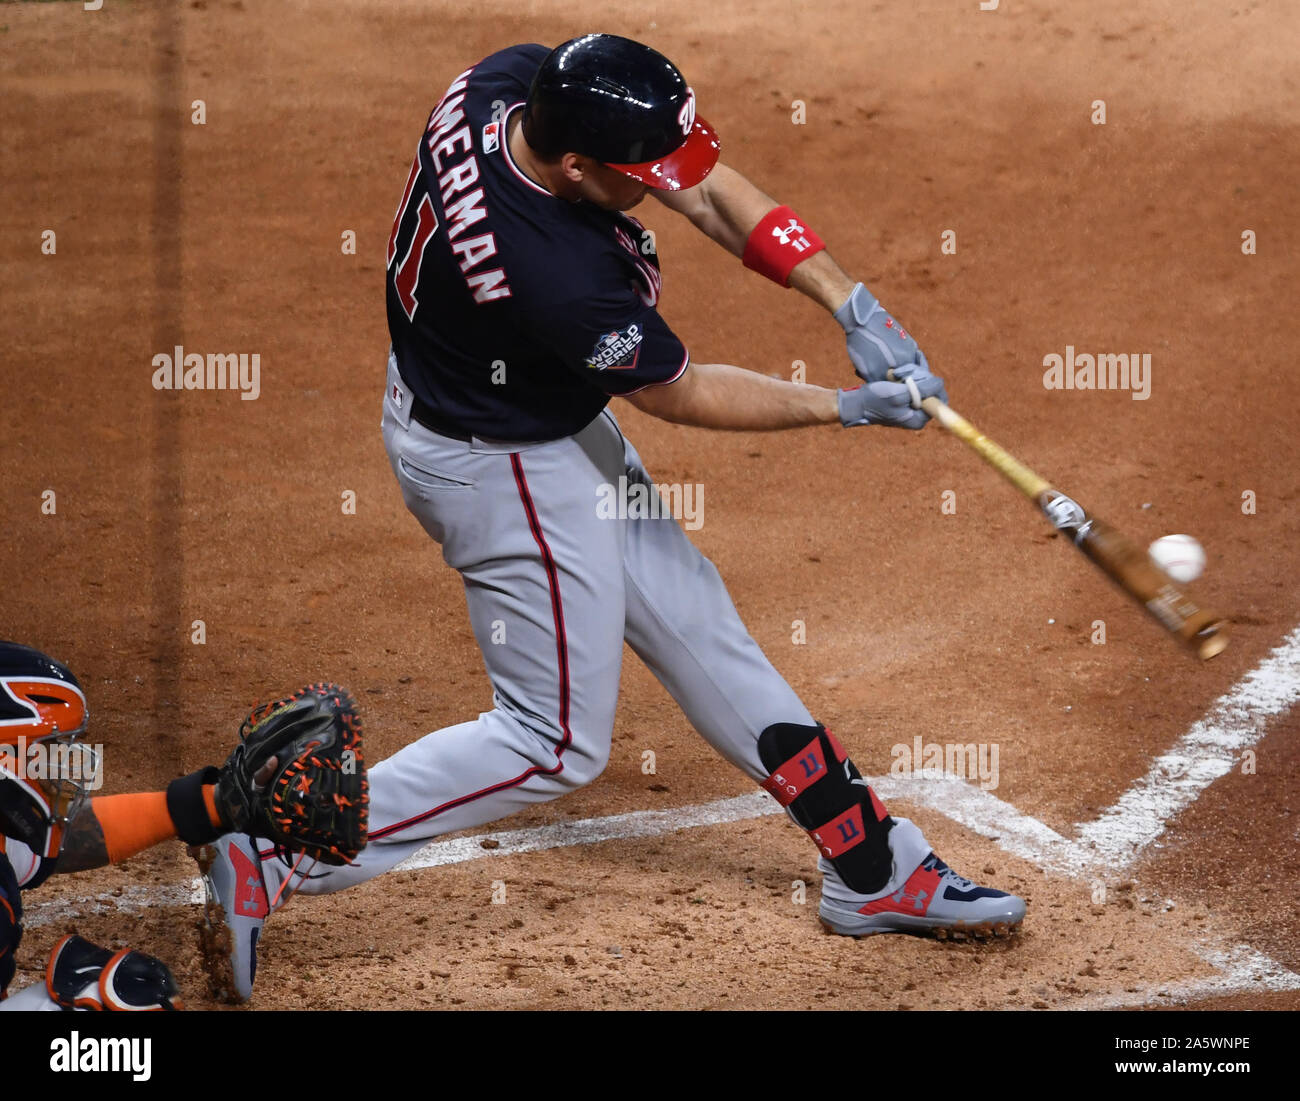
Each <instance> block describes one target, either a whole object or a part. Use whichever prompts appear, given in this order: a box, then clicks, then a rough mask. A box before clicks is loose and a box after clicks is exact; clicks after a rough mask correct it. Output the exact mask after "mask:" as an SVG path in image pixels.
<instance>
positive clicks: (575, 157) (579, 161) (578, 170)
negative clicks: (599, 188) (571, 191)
mask: <svg viewBox="0 0 1300 1101" xmlns="http://www.w3.org/2000/svg"><path fill="white" fill-rule="evenodd" d="M588 160H589V158H587V157H584V156H583V155H582V154H581V153H565V154H563V155H562V156H561V157H560V171H561V172H563V173H564V178H565V179H566V180H570V181H572V182H573V183H582V181H583V178H584V177H585V176H586V174H587V163H588Z"/></svg>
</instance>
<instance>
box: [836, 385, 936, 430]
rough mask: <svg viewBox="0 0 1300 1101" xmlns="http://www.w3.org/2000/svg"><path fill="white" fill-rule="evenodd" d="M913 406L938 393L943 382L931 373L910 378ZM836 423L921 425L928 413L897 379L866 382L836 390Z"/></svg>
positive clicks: (921, 426)
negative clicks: (914, 388) (837, 410)
mask: <svg viewBox="0 0 1300 1101" xmlns="http://www.w3.org/2000/svg"><path fill="white" fill-rule="evenodd" d="M912 382H913V384H914V385H915V387H916V391H917V406H919V404H920V402H921V401H922V400H924V399H925V398H934V397H938V396H939V395H940V394H941V393H942V392H943V383H942V382H940V381H939V380H938V379H937V378H935V377H934V376H933V375H930V376H929V377H927V378H919V379H917V378H914V379H912ZM836 394H837V397H838V401H839V407H840V423H841V424H842V425H844V427H845V428H856V427H857V426H858V425H862V424H884V425H888V426H889V427H890V428H911V429H918V428H924V427H925V422H926V421H928V420H929V419H930V414H929V413H927V412H926V411H925V410H924V409H921V408H918V407H917V406H914V405H913V403H912V391H911V388H910V387H908V386H906V385H904V384H903V383H901V382H867V383H864V384H863V385H861V386H855V387H853V388H852V389H851V390H839V391H836Z"/></svg>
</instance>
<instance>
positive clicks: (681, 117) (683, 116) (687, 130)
mask: <svg viewBox="0 0 1300 1101" xmlns="http://www.w3.org/2000/svg"><path fill="white" fill-rule="evenodd" d="M677 125H678V126H680V127H681V128H682V134H684V135H685V136H686V137H690V135H691V129H692V128H693V127H694V126H695V93H694V92H693V91H692V90H691V89H690V88H687V89H686V102H685V103H683V104H682V109H681V110H680V111H678V112H677Z"/></svg>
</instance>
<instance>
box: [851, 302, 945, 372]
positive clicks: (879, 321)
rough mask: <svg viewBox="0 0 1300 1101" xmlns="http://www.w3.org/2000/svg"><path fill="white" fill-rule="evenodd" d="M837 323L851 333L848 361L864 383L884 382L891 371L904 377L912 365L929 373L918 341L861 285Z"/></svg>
mask: <svg viewBox="0 0 1300 1101" xmlns="http://www.w3.org/2000/svg"><path fill="white" fill-rule="evenodd" d="M835 320H836V321H838V322H839V323H840V327H841V328H842V329H843V330H844V331H845V333H846V334H848V335H847V338H846V342H847V344H848V347H849V360H850V362H852V364H853V370H854V371H856V372H857V374H858V377H859V378H860V379H862V380H863V381H864V382H868V383H871V382H884V381H885V380H886V379H887V378H888V377H889V372H890V371H893V372H894V375H895V377H897V378H903V377H904V376H905V374H907V373H908V372H906V370H905V368H906V367H907V366H908V365H910V364H919V365H921V366H922V367H923V368H924V372H923V373H926V374H928V373H929V367H928V366H926V363H925V356H923V355H922V354H921V349H920V348H919V347H917V344H916V341H915V340H914V339H913V338H912V337H911V336H909V335H908V333H907V330H906V329H904V328H903V326H902V325H900V324H899V323H898V322H897V321H895V320H894V319H893V318H892V317H890V315H889V313H888V312H887V311H886V310H885V308H884V307H883V306H882V305H881V304H880V303H879V302H877V301H876V297H875V295H873V294H872V293H871V292H870V291H869V290H867V288H866V287H864V286H863V285H862V284H861V283H859V284H858V285H857V286H855V287H854V288H853V293H852V294H850V295H849V297H848V299H847V300H846V301H845V303H844V305H842V306H841V307H840V308H839V309H838V310H836V311H835Z"/></svg>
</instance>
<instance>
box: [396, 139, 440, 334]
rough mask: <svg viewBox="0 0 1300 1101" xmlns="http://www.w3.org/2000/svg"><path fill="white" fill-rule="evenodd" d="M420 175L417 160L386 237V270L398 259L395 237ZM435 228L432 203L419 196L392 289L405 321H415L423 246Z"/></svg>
mask: <svg viewBox="0 0 1300 1101" xmlns="http://www.w3.org/2000/svg"><path fill="white" fill-rule="evenodd" d="M419 174H420V160H419V158H418V157H417V158H416V159H415V163H414V164H412V165H411V174H410V175H409V176H407V178H406V190H405V192H404V193H403V195H402V205H401V206H399V207H398V208H397V217H395V218H394V219H393V231H392V233H390V234H389V235H388V266H389V267H392V266H393V260H394V259H395V258H396V256H397V237H398V234H399V233H400V232H401V228H402V220H403V219H404V218H405V217H406V210H407V207H409V206H410V203H411V192H412V191H414V189H415V180H416V177H417V176H419ZM437 228H438V215H436V214H435V213H434V212H433V203H432V202H431V201H430V199H429V196H428V195H427V194H426V195H422V196H421V197H420V204H419V206H418V207H416V222H415V232H414V233H412V234H411V242H410V244H409V245H407V246H406V251H405V252H404V253H403V254H402V258H401V260H399V261H398V263H397V268H396V269H395V270H394V272H393V288H394V290H396V291H397V300H398V301H399V302H401V304H402V309H403V310H405V311H406V316H407V319H408V320H412V321H413V320H414V319H415V307H416V306H417V305H419V299H418V298H417V297H416V294H415V291H416V287H417V285H418V284H419V282H420V264H421V263H423V262H424V249H425V246H426V245H427V244H428V243H429V238H430V237H432V236H433V231H434V230H436V229H437Z"/></svg>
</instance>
